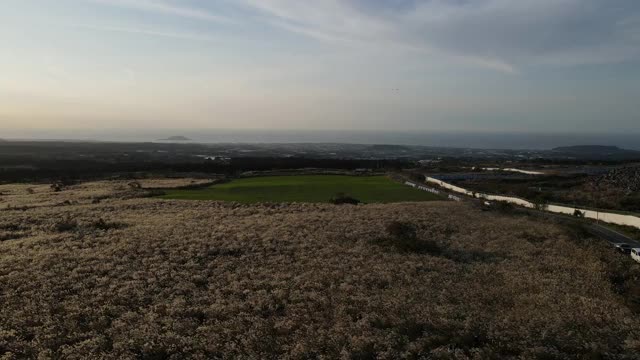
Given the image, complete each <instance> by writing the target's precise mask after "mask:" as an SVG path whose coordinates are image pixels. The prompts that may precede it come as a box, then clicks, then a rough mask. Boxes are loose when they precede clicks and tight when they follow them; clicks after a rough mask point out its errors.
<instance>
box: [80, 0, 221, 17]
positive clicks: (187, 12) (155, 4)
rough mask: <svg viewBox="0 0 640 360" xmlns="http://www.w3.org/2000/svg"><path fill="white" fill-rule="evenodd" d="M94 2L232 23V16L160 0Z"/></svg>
mask: <svg viewBox="0 0 640 360" xmlns="http://www.w3.org/2000/svg"><path fill="white" fill-rule="evenodd" d="M89 1H91V2H94V3H100V4H104V5H110V6H117V7H122V8H127V9H136V10H140V11H148V12H155V13H161V14H167V15H173V16H179V17H183V18H189V19H197V20H204V21H213V22H218V23H232V22H234V21H233V20H232V19H231V18H229V17H226V16H221V15H217V14H214V13H212V12H209V11H206V10H203V9H196V8H192V7H186V6H183V5H174V4H172V3H169V2H164V1H159V0H89Z"/></svg>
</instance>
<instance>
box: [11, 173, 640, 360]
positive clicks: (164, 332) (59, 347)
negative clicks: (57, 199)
mask: <svg viewBox="0 0 640 360" xmlns="http://www.w3.org/2000/svg"><path fill="white" fill-rule="evenodd" d="M82 186H89V185H81V187H80V188H78V189H73V190H68V191H73V192H74V194H76V195H79V196H81V197H83V196H85V195H83V194H84V192H83V191H84V190H81V189H84V188H83V187H82ZM91 186H93V185H91ZM31 187H33V186H31ZM43 191H44V190H43V189H41V188H39V187H35V190H34V193H33V194H27V192H26V191H25V195H24V196H25V197H26V196H34V197H38V196H40V194H41V193H42V192H43ZM117 191H119V190H117ZM65 192H66V191H63V192H61V193H60V194H63V195H62V196H70V195H68V194H66V195H65ZM91 196H93V195H90V197H91ZM85 200H88V199H85ZM61 221H70V222H72V225H73V226H62V227H59V225H60V222H61ZM391 221H399V222H402V223H410V224H413V225H412V226H413V227H414V228H415V236H416V238H417V239H418V240H424V241H429V242H430V243H431V244H437V245H438V248H439V249H441V250H442V251H439V252H438V253H437V254H432V253H423V252H411V251H401V249H400V248H398V247H394V246H387V245H388V243H389V241H393V238H394V235H393V234H391V235H389V234H388V233H387V231H386V230H385V227H386V226H387V224H388V223H389V222H391ZM110 225H113V226H110ZM116 225H117V226H116ZM385 236H388V238H386V240H385V241H382V242H381V241H377V240H379V239H381V238H384V237H385ZM3 238H4V241H0V304H1V306H0V358H2V356H3V354H4V358H7V359H10V358H38V357H40V358H66V359H81V358H82V359H84V358H92V359H98V358H105V359H106V358H108V359H111V358H113V359H139V358H142V359H184V358H201V359H205V358H254V359H258V358H300V359H302V358H318V357H324V358H359V359H369V358H381V359H393V358H412V357H418V358H443V359H484V358H496V359H500V358H524V359H529V358H544V359H552V358H557V359H563V358H584V357H587V356H590V357H593V358H598V356H603V357H607V358H621V359H622V358H628V359H633V358H637V354H638V353H639V352H640V317H639V316H638V314H637V313H634V312H633V311H632V310H630V306H629V304H628V299H627V298H625V294H624V292H621V291H620V290H619V289H618V288H617V287H616V286H614V284H613V283H612V277H611V275H612V274H611V271H612V269H613V268H616V267H617V266H626V268H624V270H625V271H628V272H629V274H632V275H633V274H635V275H637V274H638V266H637V265H630V263H627V262H624V263H623V262H621V260H620V259H622V258H621V257H620V258H617V257H616V255H615V254H613V253H612V252H609V251H604V250H603V249H602V248H601V247H599V246H598V245H590V243H589V242H576V241H575V240H573V239H572V238H571V237H570V235H568V234H567V232H566V231H565V230H564V229H562V228H559V227H557V226H556V225H553V224H543V223H537V222H533V221H532V220H529V219H526V218H518V217H507V216H501V215H496V214H493V213H491V214H490V213H482V212H480V211H477V210H474V209H471V208H470V207H467V206H465V205H464V204H456V203H449V202H432V203H413V204H412V203H407V204H391V205H366V206H351V205H347V206H334V205H328V204H324V205H323V204H292V205H268V204H266V205H240V204H233V203H219V202H206V201H204V202H180V201H163V200H157V199H124V200H123V199H119V198H113V197H112V198H109V201H104V202H102V203H100V204H91V203H90V202H89V201H83V202H79V204H73V203H72V204H71V205H67V206H64V207H59V206H41V207H38V208H31V209H26V210H15V209H9V210H6V209H5V210H3V211H0V239H3ZM620 264H629V265H620ZM618 270H619V269H618ZM635 275H633V276H635ZM635 281H637V279H636V280H635Z"/></svg>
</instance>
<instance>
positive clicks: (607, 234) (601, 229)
mask: <svg viewBox="0 0 640 360" xmlns="http://www.w3.org/2000/svg"><path fill="white" fill-rule="evenodd" d="M587 230H589V232H590V233H592V234H593V235H596V236H598V237H600V238H603V239H605V240H607V241H608V242H610V243H612V244H615V243H627V244H629V245H631V246H633V247H637V248H640V241H637V240H634V239H632V238H630V237H628V236H626V235H624V234H621V233H619V232H617V231H615V230H612V229H610V228H608V227H605V226H602V225H597V224H590V225H587Z"/></svg>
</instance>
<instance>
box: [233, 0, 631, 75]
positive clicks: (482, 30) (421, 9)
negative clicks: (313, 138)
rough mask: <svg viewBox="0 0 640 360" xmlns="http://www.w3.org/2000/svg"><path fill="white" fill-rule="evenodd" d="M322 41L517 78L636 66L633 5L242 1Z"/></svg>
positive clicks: (626, 1)
mask: <svg viewBox="0 0 640 360" xmlns="http://www.w3.org/2000/svg"><path fill="white" fill-rule="evenodd" d="M242 1H243V2H244V4H245V5H246V6H248V7H249V8H251V9H253V10H254V11H256V12H257V13H259V14H261V15H262V16H265V17H267V19H268V20H267V21H268V22H269V23H272V24H275V25H276V26H278V27H280V28H283V29H286V30H288V31H292V32H295V33H298V34H302V35H305V36H309V37H312V38H315V39H318V40H322V41H331V42H343V43H344V42H350V43H361V44H369V45H373V46H380V47H389V48H392V47H401V48H405V49H412V50H415V51H420V52H423V53H424V54H429V55H431V56H436V55H438V56H445V57H448V58H449V59H451V60H455V61H460V62H463V63H467V64H471V65H474V66H479V67H483V68H489V69H493V70H498V71H502V72H506V73H516V72H518V70H519V69H520V68H522V67H527V66H533V65H563V66H567V65H580V64H606V63H616V62H623V61H637V60H640V2H638V1H637V0H616V1H605V0H517V1H515V0H394V1H390V0H384V1H383V0H324V1H312V2H307V1H305V2H301V1H298V0H242Z"/></svg>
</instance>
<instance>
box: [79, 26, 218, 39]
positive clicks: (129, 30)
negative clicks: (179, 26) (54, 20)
mask: <svg viewBox="0 0 640 360" xmlns="http://www.w3.org/2000/svg"><path fill="white" fill-rule="evenodd" d="M69 27H72V28H78V29H88V30H95V31H105V32H116V33H128V34H136V35H147V36H157V37H166V38H174V39H186V40H197V41H211V40H213V38H212V37H210V36H207V35H204V34H197V33H188V32H172V31H161V30H154V29H144V28H137V27H122V26H100V25H85V24H76V25H69Z"/></svg>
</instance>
